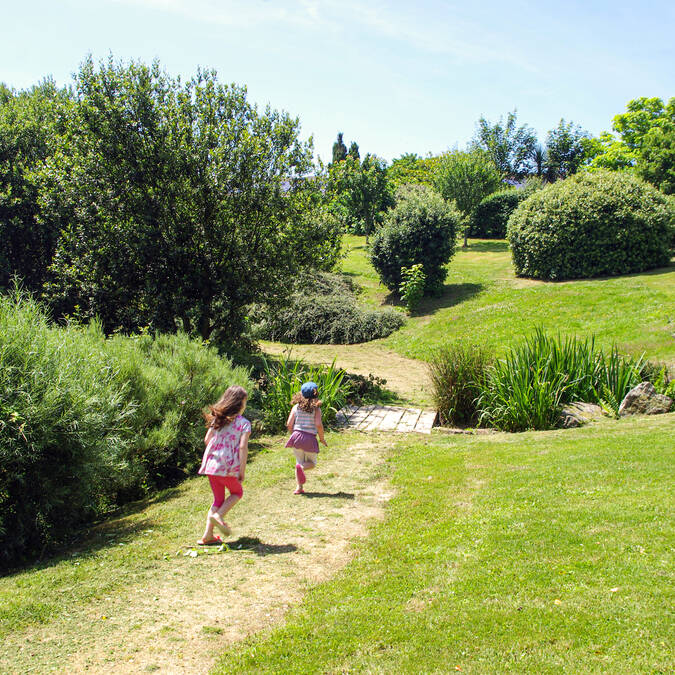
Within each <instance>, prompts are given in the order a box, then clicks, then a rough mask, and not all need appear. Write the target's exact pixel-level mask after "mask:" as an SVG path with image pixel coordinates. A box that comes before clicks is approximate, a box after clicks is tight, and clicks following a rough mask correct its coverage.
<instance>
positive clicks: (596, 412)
mask: <svg viewBox="0 0 675 675" xmlns="http://www.w3.org/2000/svg"><path fill="white" fill-rule="evenodd" d="M602 414H603V413H602V408H601V407H600V406H599V405H595V403H585V402H583V401H574V403H568V404H567V405H565V406H563V408H562V410H561V411H560V426H562V427H563V428H564V429H571V428H573V427H580V426H582V425H583V424H588V422H591V421H593V420H594V419H599V418H600V417H602Z"/></svg>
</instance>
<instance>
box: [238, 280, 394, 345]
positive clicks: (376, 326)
mask: <svg viewBox="0 0 675 675" xmlns="http://www.w3.org/2000/svg"><path fill="white" fill-rule="evenodd" d="M249 309H250V311H249V318H250V320H251V322H252V324H253V325H252V334H253V337H254V338H258V339H266V340H278V341H279V342H287V343H291V344H309V343H314V344H354V343H357V342H368V341H370V340H376V339H378V338H382V337H387V336H388V335H390V334H391V333H393V332H394V331H395V330H398V329H399V328H400V327H401V326H402V325H403V324H404V323H405V318H404V316H403V314H401V312H398V311H396V310H394V309H384V310H378V309H366V308H363V307H361V306H359V304H358V303H357V301H356V288H355V286H354V284H353V283H352V282H351V280H350V279H349V277H345V276H342V275H339V274H330V273H328V272H318V271H314V272H312V273H311V274H302V275H300V276H298V277H296V280H295V282H294V285H293V289H292V292H291V294H290V296H289V297H288V298H287V299H286V302H285V304H283V305H275V306H271V305H255V306H251V307H250V308H249Z"/></svg>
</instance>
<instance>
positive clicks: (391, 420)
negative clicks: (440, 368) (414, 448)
mask: <svg viewBox="0 0 675 675" xmlns="http://www.w3.org/2000/svg"><path fill="white" fill-rule="evenodd" d="M435 421H436V412H435V411H434V410H422V409H420V408H400V407H395V406H389V405H363V406H346V407H344V408H343V409H342V410H340V412H338V414H337V422H338V424H339V425H340V426H342V427H344V428H347V429H358V430H359V431H398V432H402V433H405V432H417V433H420V434H430V433H431V427H433V426H434V422H435Z"/></svg>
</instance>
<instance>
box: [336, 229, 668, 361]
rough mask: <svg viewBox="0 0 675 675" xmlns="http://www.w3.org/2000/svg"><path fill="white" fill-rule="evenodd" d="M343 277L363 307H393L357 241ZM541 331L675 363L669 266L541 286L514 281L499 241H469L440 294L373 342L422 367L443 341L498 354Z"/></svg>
mask: <svg viewBox="0 0 675 675" xmlns="http://www.w3.org/2000/svg"><path fill="white" fill-rule="evenodd" d="M345 243H346V248H347V251H348V254H347V257H346V259H345V260H344V262H343V269H344V271H345V272H347V273H348V274H349V275H350V276H352V277H353V278H354V279H355V281H357V282H358V283H359V284H361V285H362V286H363V287H364V289H365V290H364V293H363V295H362V298H363V300H364V301H365V302H368V303H369V304H379V303H382V302H387V301H391V298H388V296H387V292H386V289H385V288H384V287H382V286H378V279H377V275H376V274H375V272H374V270H373V269H372V267H371V266H370V263H369V262H368V258H367V251H366V249H365V239H364V238H363V237H355V236H349V237H347V238H346V241H345ZM537 325H542V326H544V328H546V329H547V330H550V331H554V332H555V331H558V330H560V331H561V332H562V333H576V334H577V335H582V336H583V335H587V334H590V333H595V334H596V336H597V339H598V341H599V343H600V344H602V345H604V346H609V345H611V344H612V343H613V342H616V343H617V344H618V345H619V347H620V348H621V349H622V350H625V351H627V352H631V353H636V354H639V353H642V352H643V351H644V352H646V354H647V357H648V358H652V359H659V360H666V361H669V362H671V363H675V339H673V337H674V335H675V266H673V265H671V266H670V267H668V268H662V269H659V270H653V271H651V272H647V273H644V274H635V275H629V276H624V277H615V278H610V279H593V280H581V281H570V282H563V283H544V282H539V281H531V280H526V279H517V278H516V277H515V276H514V273H513V267H512V265H511V257H510V253H509V251H508V249H507V245H506V243H505V242H504V241H489V240H470V246H469V248H468V250H462V249H461V248H460V249H458V251H457V254H456V255H455V257H454V258H453V260H452V261H451V262H450V265H449V273H448V277H447V280H446V284H445V288H444V293H443V295H442V296H441V297H440V298H433V299H429V300H427V301H426V302H425V303H424V304H423V305H422V307H421V308H420V310H419V312H418V313H417V315H416V316H415V317H413V318H412V319H411V320H410V321H409V322H408V325H407V326H405V327H404V328H403V329H401V330H400V331H397V332H396V333H394V334H393V335H392V336H390V337H389V338H386V339H384V340H381V341H378V342H377V343H376V344H379V345H381V346H383V347H386V348H391V349H393V350H395V351H397V352H398V353H400V354H403V355H405V356H410V357H414V358H419V359H423V360H424V359H426V358H428V355H429V350H430V348H433V347H435V346H437V345H439V344H441V343H442V342H444V341H446V340H451V339H461V340H472V341H487V342H491V343H492V344H494V345H495V346H496V347H497V348H498V349H499V350H503V349H504V348H505V347H507V346H508V345H511V344H513V343H514V342H515V341H518V340H519V339H520V338H521V337H522V336H523V335H526V334H529V333H530V332H531V330H532V328H533V327H535V326H537Z"/></svg>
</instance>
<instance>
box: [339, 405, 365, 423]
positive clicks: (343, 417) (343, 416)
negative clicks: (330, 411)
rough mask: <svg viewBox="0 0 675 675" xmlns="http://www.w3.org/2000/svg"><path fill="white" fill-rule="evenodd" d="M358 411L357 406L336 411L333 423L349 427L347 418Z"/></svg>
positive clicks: (347, 406) (348, 406) (349, 406)
mask: <svg viewBox="0 0 675 675" xmlns="http://www.w3.org/2000/svg"><path fill="white" fill-rule="evenodd" d="M358 409H359V406H357V405H346V406H345V407H344V408H342V410H338V412H337V415H335V421H336V422H337V423H338V424H339V425H340V426H342V427H345V426H348V425H349V418H350V417H351V416H352V415H353V414H354V413H355V412H356V411H357V410H358Z"/></svg>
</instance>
